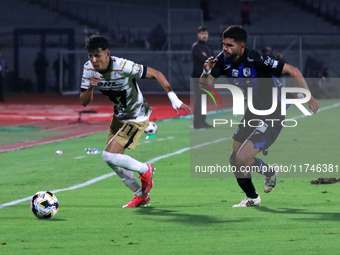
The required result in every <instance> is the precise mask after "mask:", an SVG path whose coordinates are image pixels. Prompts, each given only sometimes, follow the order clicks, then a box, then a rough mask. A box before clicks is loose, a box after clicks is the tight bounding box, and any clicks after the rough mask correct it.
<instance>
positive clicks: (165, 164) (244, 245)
mask: <svg viewBox="0 0 340 255" xmlns="http://www.w3.org/2000/svg"><path fill="white" fill-rule="evenodd" d="M334 103H336V101H334V100H328V101H322V102H321V106H322V107H325V106H327V105H334ZM288 114H289V115H288V116H287V117H288V118H289V117H291V116H297V115H300V114H301V113H300V112H299V111H298V110H297V109H291V110H290V111H289V112H288ZM338 115H339V108H338V107H336V108H331V109H329V110H326V111H323V112H320V113H318V114H317V115H315V116H313V117H309V118H303V119H299V120H298V123H299V124H298V126H297V127H296V128H285V129H284V130H283V131H282V133H281V135H280V136H279V138H278V140H277V141H276V142H275V144H274V145H273V146H272V147H271V148H270V154H269V155H268V156H267V157H262V158H263V159H264V160H265V162H268V163H273V162H278V163H280V164H287V162H289V163H294V164H304V163H309V164H317V163H323V162H326V163H332V164H334V165H336V164H339V159H338V157H337V156H336V151H337V148H338V145H337V143H336V142H335V141H336V140H337V139H338V138H339V135H338V132H337V128H336V126H334V125H336V124H337V122H338V121H337V119H336V118H335V116H338ZM226 118H230V116H227V117H226ZM208 121H210V122H211V119H209V120H208ZM157 125H158V133H157V135H156V138H157V139H152V140H145V139H144V136H143V137H142V138H141V140H140V144H139V145H138V146H137V149H136V151H128V152H127V153H128V154H129V155H131V156H132V157H134V158H136V159H138V160H141V161H147V160H150V159H153V158H156V157H159V156H162V155H166V154H168V153H171V152H175V151H178V150H180V149H183V148H187V147H189V145H190V141H189V140H190V139H189V132H190V131H189V120H185V119H184V120H172V121H169V122H165V121H164V122H157ZM233 129H234V128H233ZM194 132H196V131H194ZM197 132H200V131H197ZM209 132H211V131H209ZM228 132H229V131H228ZM228 134H229V133H228ZM231 134H232V132H231ZM105 136H106V135H105V133H100V134H96V135H91V136H88V137H84V138H79V139H72V140H69V141H62V142H58V143H53V144H48V145H40V146H37V147H34V148H29V149H24V150H20V151H13V152H7V153H3V154H0V176H1V179H0V194H1V196H0V205H1V204H4V203H7V202H10V201H13V200H16V199H20V198H24V197H27V196H30V195H33V194H34V193H35V192H37V191H39V190H54V189H60V188H67V187H70V186H73V185H76V184H79V183H84V182H86V181H87V180H90V179H93V178H95V177H98V176H101V175H103V174H107V173H110V172H111V171H110V169H109V168H108V167H107V166H106V164H105V163H104V162H103V161H102V159H101V155H100V154H95V155H87V154H85V151H84V148H87V147H96V148H100V149H103V147H104V144H103V143H104V142H105ZM294 139H296V140H297V141H295V140H294ZM231 145H232V141H231V140H230V141H229V140H228V141H226V146H227V147H228V149H227V152H228V153H229V152H230V148H231ZM204 148H205V149H206V150H209V149H210V150H211V149H213V148H214V147H213V146H212V145H211V146H210V145H207V146H206V147H204ZM56 150H62V151H63V152H64V154H63V155H62V156H55V155H54V152H55V151H56ZM228 156H229V155H228ZM154 165H155V167H156V173H155V175H154V181H155V186H154V188H153V190H152V192H151V193H150V197H151V206H150V207H147V208H133V209H122V208H121V206H122V205H124V204H126V203H127V202H128V201H130V200H131V198H132V197H133V194H132V193H131V192H130V191H129V190H128V189H127V188H126V187H125V186H124V184H123V183H122V182H121V181H120V180H119V178H117V176H113V177H110V178H107V179H105V180H102V181H99V182H96V183H94V184H92V185H89V186H86V187H84V188H80V189H75V190H68V191H63V192H59V193H56V196H57V197H58V199H59V202H60V209H59V212H58V214H57V215H56V216H55V217H54V218H52V219H51V220H38V219H36V218H35V217H34V216H33V214H32V213H31V212H30V208H29V201H25V202H22V203H19V204H17V205H13V206H9V207H6V208H3V209H0V222H1V227H0V229H1V232H0V253H1V254H35V253H37V252H41V250H42V249H43V252H48V253H49V254H136V253H141V254H143V253H148V254H320V253H321V252H322V253H325V252H328V253H330V254H336V253H337V252H338V243H337V242H338V238H339V236H340V231H339V228H338V223H339V221H340V213H339V211H338V208H339V207H338V204H339V202H340V197H339V196H338V194H337V193H338V189H339V184H332V185H311V184H310V180H311V179H312V178H314V179H315V178H317V177H322V175H320V174H319V173H314V174H312V173H309V175H308V178H280V179H279V180H278V185H277V187H276V188H275V190H274V191H273V192H271V193H269V194H264V193H263V192H262V186H263V179H262V178H254V179H253V182H254V185H255V187H256V188H257V191H258V193H259V194H260V196H261V198H262V205H261V206H260V207H258V208H231V206H232V205H233V204H236V203H239V202H240V201H241V200H242V199H243V197H244V194H243V193H242V191H241V190H240V189H239V187H238V186H237V184H236V181H235V180H234V179H233V178H190V170H189V168H190V152H189V151H186V152H183V153H181V154H177V155H174V156H171V157H167V158H164V159H160V160H158V161H157V162H155V163H154ZM254 177H256V176H254ZM257 177H258V176H257Z"/></svg>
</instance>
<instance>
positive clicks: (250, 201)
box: [233, 195, 261, 207]
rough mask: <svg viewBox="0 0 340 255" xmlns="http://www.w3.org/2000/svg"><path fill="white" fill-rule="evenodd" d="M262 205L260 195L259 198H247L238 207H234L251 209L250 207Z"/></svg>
mask: <svg viewBox="0 0 340 255" xmlns="http://www.w3.org/2000/svg"><path fill="white" fill-rule="evenodd" d="M260 205H261V198H260V196H259V195H258V196H257V198H249V197H245V199H243V200H242V201H241V203H239V204H237V205H233V207H250V206H260Z"/></svg>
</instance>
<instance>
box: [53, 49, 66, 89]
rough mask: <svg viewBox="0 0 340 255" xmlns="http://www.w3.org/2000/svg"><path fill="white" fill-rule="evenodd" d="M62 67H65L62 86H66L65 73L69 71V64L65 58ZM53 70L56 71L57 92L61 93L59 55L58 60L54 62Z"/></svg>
mask: <svg viewBox="0 0 340 255" xmlns="http://www.w3.org/2000/svg"><path fill="white" fill-rule="evenodd" d="M62 67H63V74H62V78H63V80H62V84H64V79H65V72H66V71H67V70H68V64H67V62H66V60H65V58H63V63H62ZM53 70H54V74H55V80H56V84H55V91H59V81H60V80H59V79H60V55H59V54H58V57H57V59H56V60H54V62H53Z"/></svg>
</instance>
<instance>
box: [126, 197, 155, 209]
mask: <svg viewBox="0 0 340 255" xmlns="http://www.w3.org/2000/svg"><path fill="white" fill-rule="evenodd" d="M149 202H150V197H149V196H147V197H140V196H135V197H134V198H133V199H132V200H131V202H130V203H128V204H126V205H123V208H129V207H139V206H141V205H144V206H146V205H147V204H149Z"/></svg>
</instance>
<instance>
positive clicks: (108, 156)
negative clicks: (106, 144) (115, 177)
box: [102, 151, 119, 165]
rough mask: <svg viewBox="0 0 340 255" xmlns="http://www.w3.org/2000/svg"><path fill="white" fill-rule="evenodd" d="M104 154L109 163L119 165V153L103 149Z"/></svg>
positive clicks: (104, 158)
mask: <svg viewBox="0 0 340 255" xmlns="http://www.w3.org/2000/svg"><path fill="white" fill-rule="evenodd" d="M102 156H103V160H104V161H105V162H106V163H107V164H112V165H117V161H118V157H119V154H117V153H111V152H107V151H103V154H102Z"/></svg>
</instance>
